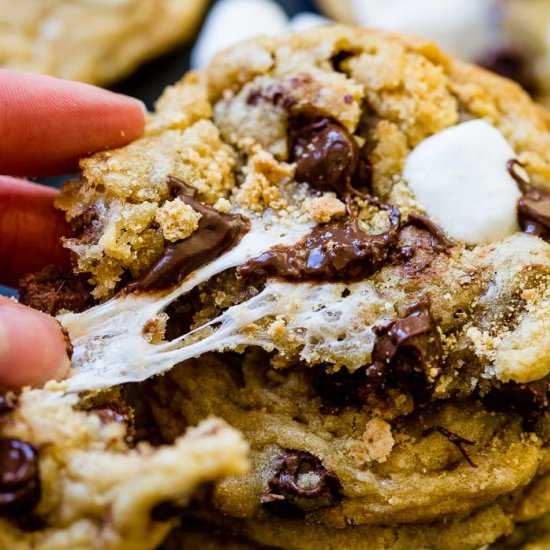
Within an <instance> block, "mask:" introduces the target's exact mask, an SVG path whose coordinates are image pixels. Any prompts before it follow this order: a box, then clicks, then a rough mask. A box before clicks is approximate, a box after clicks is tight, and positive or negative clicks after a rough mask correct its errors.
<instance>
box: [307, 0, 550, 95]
mask: <svg viewBox="0 0 550 550" xmlns="http://www.w3.org/2000/svg"><path fill="white" fill-rule="evenodd" d="M318 4H319V6H320V7H321V9H323V10H324V11H325V13H327V14H328V15H329V16H331V17H333V18H335V19H337V20H341V21H346V22H350V21H351V22H356V23H359V24H361V25H363V26H366V27H375V28H382V29H388V30H395V31H400V32H407V33H411V34H416V35H419V36H423V37H426V38H429V39H432V40H434V41H436V42H437V43H438V44H439V45H440V46H441V47H442V48H443V49H444V50H445V51H447V52H448V53H450V54H452V55H454V56H457V57H460V58H462V59H465V60H467V61H470V62H475V63H477V64H479V65H481V66H483V67H485V68H487V69H490V70H492V71H494V72H496V73H499V74H501V75H503V76H506V77H508V78H512V79H514V80H516V81H517V82H518V83H519V84H521V85H522V86H523V87H524V88H525V89H526V90H527V91H529V92H530V93H531V94H532V95H533V96H535V97H536V98H537V99H538V100H539V101H541V102H543V103H547V104H548V103H550V101H549V98H550V40H549V34H550V2H549V1H548V0H446V1H445V2H440V1H439V0H318Z"/></svg>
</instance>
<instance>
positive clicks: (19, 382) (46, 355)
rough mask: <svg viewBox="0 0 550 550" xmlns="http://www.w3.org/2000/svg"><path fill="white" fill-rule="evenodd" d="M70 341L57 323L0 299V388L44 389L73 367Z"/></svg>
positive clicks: (43, 315) (33, 311) (37, 312)
mask: <svg viewBox="0 0 550 550" xmlns="http://www.w3.org/2000/svg"><path fill="white" fill-rule="evenodd" d="M67 350H68V348H67V341H66V339H65V336H64V335H63V332H62V331H61V328H60V326H59V324H58V323H57V321H56V320H55V319H53V318H52V317H48V316H47V315H45V314H44V313H40V312H39V311H35V310H33V309H30V308H27V307H24V306H21V305H17V304H15V303H14V302H12V301H11V300H8V299H6V298H0V386H2V387H5V388H10V389H17V388H21V387H23V386H27V385H28V386H34V387H40V386H43V385H44V384H45V383H46V382H47V381H48V380H51V379H58V380H59V379H61V378H63V377H64V376H65V375H66V374H67V372H68V370H69V366H70V360H69V357H68V351H67Z"/></svg>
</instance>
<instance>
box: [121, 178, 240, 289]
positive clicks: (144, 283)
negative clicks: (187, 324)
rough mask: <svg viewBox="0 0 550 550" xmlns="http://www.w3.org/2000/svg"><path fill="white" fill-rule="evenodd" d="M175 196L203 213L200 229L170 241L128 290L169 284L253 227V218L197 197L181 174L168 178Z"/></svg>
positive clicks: (226, 247)
mask: <svg viewBox="0 0 550 550" xmlns="http://www.w3.org/2000/svg"><path fill="white" fill-rule="evenodd" d="M168 185H169V187H170V190H171V193H172V196H174V197H176V196H177V197H179V198H180V199H181V200H182V201H183V202H185V203H186V204H188V205H189V206H191V207H192V208H193V210H195V211H196V212H198V213H199V214H201V216H202V217H201V219H200V220H199V225H198V228H197V230H196V231H195V232H194V233H193V234H192V235H191V236H189V237H187V238H186V239H183V240H182V241H180V242H177V243H175V244H170V245H167V246H166V247H165V249H164V253H163V254H162V256H161V257H160V259H159V260H157V262H156V263H155V264H154V265H153V266H151V267H150V268H149V269H148V271H147V272H146V273H145V274H144V275H143V276H142V277H141V278H140V279H138V280H137V281H135V282H133V283H130V284H129V285H128V286H126V291H130V292H131V291H134V290H157V289H163V288H168V287H170V286H172V285H174V284H176V283H178V282H180V281H181V280H182V279H184V278H185V277H187V275H189V274H190V273H192V272H193V271H195V270H196V269H198V268H199V267H201V266H203V265H206V264H207V263H209V262H211V261H212V260H215V259H216V258H218V257H219V256H221V255H222V254H223V253H224V252H225V251H226V250H228V249H230V248H232V247H233V246H235V245H236V244H238V242H239V241H240V240H241V239H242V237H243V235H244V234H245V233H246V232H247V231H248V230H249V228H250V223H249V221H248V220H247V219H246V218H244V217H243V216H240V215H235V214H222V213H221V212H218V211H217V210H216V209H214V208H212V207H211V206H206V205H204V204H202V203H200V202H199V201H198V200H196V199H195V198H194V194H195V189H194V188H193V187H190V186H189V185H186V184H185V183H183V182H182V181H180V180H178V179H177V178H172V177H171V178H168Z"/></svg>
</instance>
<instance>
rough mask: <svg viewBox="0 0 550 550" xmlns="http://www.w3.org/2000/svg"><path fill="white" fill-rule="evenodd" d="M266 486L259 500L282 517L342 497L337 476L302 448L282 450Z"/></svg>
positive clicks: (334, 502) (332, 503)
mask: <svg viewBox="0 0 550 550" xmlns="http://www.w3.org/2000/svg"><path fill="white" fill-rule="evenodd" d="M268 486H269V492H268V493H266V494H264V495H263V498H262V502H263V503H264V505H266V506H267V507H268V509H270V510H271V511H272V512H274V513H277V514H280V515H285V516H287V515H295V514H300V513H304V512H311V511H313V510H317V509H319V508H324V507H327V506H333V505H334V504H336V503H337V502H338V501H339V500H340V498H341V496H340V491H341V485H340V482H339V481H338V479H337V478H336V476H334V475H333V474H331V473H329V472H328V471H327V469H326V468H325V467H324V466H323V463H322V462H321V460H319V458H317V457H316V456H314V455H312V454H311V453H308V452H305V451H295V450H287V451H285V452H284V454H283V455H281V457H280V458H279V464H278V466H277V469H276V471H275V473H274V475H273V477H272V478H271V479H270V480H269V481H268Z"/></svg>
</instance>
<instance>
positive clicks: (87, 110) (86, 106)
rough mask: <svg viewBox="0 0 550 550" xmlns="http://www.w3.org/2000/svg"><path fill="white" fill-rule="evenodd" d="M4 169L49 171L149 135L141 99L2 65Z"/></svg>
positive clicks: (0, 147)
mask: <svg viewBox="0 0 550 550" xmlns="http://www.w3.org/2000/svg"><path fill="white" fill-rule="evenodd" d="M0 104H1V105H2V106H3V109H2V110H0V127H1V128H2V143H0V171H2V172H3V173H7V174H10V175H21V174H24V175H31V176H32V175H47V174H52V173H56V172H58V173H59V171H71V170H73V169H76V168H77V166H78V165H77V160H78V158H80V157H82V156H87V155H89V154H91V153H93V152H95V151H101V150H104V149H111V148H116V147H121V146H123V145H125V144H127V143H129V142H130V141H133V140H135V139H137V138H139V137H140V136H141V135H143V132H144V130H145V111H144V105H143V103H142V102H141V101H139V100H137V99H135V98H132V97H129V96H125V95H122V94H117V93H114V92H111V91H108V90H104V89H102V88H97V87H95V86H90V85H89V84H83V83H80V82H70V81H66V80H62V79H58V78H53V77H50V76H44V75H34V74H26V73H20V72H17V71H11V70H9V69H0Z"/></svg>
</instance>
